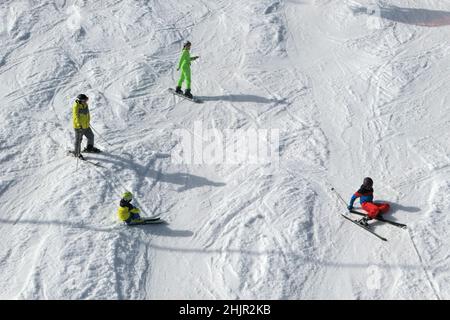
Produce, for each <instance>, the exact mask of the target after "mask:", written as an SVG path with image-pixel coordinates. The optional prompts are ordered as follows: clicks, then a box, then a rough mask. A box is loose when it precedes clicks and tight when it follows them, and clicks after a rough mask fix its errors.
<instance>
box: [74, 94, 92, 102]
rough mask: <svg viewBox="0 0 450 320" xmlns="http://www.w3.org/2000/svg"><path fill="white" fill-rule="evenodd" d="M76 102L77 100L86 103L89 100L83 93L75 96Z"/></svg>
mask: <svg viewBox="0 0 450 320" xmlns="http://www.w3.org/2000/svg"><path fill="white" fill-rule="evenodd" d="M76 100H78V101H87V100H89V98H88V96H87V95H85V94H83V93H80V94H79V95H77V99H76Z"/></svg>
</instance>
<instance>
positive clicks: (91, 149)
mask: <svg viewBox="0 0 450 320" xmlns="http://www.w3.org/2000/svg"><path fill="white" fill-rule="evenodd" d="M83 152H88V153H99V152H101V150H100V149H98V148H95V147H94V146H93V145H91V144H88V145H87V147H86V148H84V150H83Z"/></svg>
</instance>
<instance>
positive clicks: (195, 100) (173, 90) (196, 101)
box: [169, 88, 203, 103]
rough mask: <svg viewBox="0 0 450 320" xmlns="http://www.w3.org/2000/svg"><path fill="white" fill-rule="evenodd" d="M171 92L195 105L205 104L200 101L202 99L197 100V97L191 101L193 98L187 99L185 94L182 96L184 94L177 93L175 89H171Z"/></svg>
mask: <svg viewBox="0 0 450 320" xmlns="http://www.w3.org/2000/svg"><path fill="white" fill-rule="evenodd" d="M169 92H171V93H172V94H174V95H177V96H179V97H182V98H184V99H186V100H189V101H192V102H195V103H202V102H203V101H202V100H200V99H198V98H196V97H193V98H192V99H191V98H189V97H186V96H185V95H184V94H182V93H178V92H175V89H174V88H169Z"/></svg>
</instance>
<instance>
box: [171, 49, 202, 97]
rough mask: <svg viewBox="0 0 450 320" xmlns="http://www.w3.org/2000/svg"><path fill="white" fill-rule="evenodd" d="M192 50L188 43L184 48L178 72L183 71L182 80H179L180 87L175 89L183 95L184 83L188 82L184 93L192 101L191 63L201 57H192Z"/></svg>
mask: <svg viewBox="0 0 450 320" xmlns="http://www.w3.org/2000/svg"><path fill="white" fill-rule="evenodd" d="M190 50H191V43H190V42H189V41H187V42H186V43H185V44H184V46H183V50H182V51H181V57H180V62H179V63H178V68H177V71H179V70H180V69H181V76H180V80H178V85H177V87H176V88H175V92H176V93H179V94H183V91H182V90H181V86H182V85H183V82H184V81H185V80H186V91H185V92H184V95H185V96H186V97H188V98H190V99H192V98H193V97H192V93H191V61H194V60H197V59H198V58H199V57H198V56H196V57H191V55H190V53H189V51H190Z"/></svg>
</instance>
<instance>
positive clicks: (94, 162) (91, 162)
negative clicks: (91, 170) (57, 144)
mask: <svg viewBox="0 0 450 320" xmlns="http://www.w3.org/2000/svg"><path fill="white" fill-rule="evenodd" d="M67 155H68V156H69V157H72V158H74V159H79V160H81V161H83V162H85V163H89V164H92V165H94V166H96V167H101V168H104V167H103V166H102V165H100V162H98V161H92V160H89V159H86V157H84V158H83V159H81V158H76V157H74V156H73V151H71V150H69V151H67Z"/></svg>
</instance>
